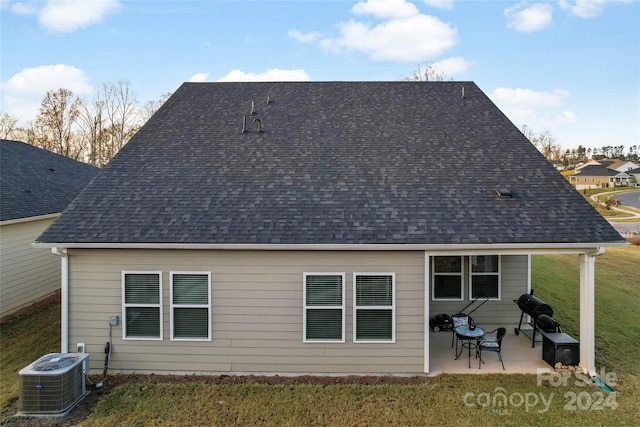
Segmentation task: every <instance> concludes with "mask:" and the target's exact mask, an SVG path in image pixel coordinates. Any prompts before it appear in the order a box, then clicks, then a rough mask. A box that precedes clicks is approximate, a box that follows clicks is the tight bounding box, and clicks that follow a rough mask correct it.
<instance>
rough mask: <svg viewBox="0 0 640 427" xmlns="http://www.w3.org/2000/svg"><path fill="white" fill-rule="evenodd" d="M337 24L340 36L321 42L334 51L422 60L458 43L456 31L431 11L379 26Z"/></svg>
mask: <svg viewBox="0 0 640 427" xmlns="http://www.w3.org/2000/svg"><path fill="white" fill-rule="evenodd" d="M338 28H339V30H340V37H338V38H327V39H323V40H322V41H321V42H320V44H321V46H323V47H324V48H325V49H327V50H329V51H331V52H334V53H344V52H349V51H357V52H362V53H364V54H367V55H369V56H370V57H371V59H373V60H375V61H398V62H421V61H425V60H427V59H431V58H435V57H437V56H439V55H441V54H442V53H443V52H444V51H446V50H447V49H449V48H451V47H453V46H454V45H455V44H456V43H457V31H456V30H455V29H454V28H451V27H450V26H449V25H448V24H445V23H444V22H442V21H440V20H439V19H438V18H435V17H433V16H429V15H416V16H412V17H410V18H406V19H394V20H390V21H386V22H384V23H382V24H379V25H376V26H371V25H370V24H368V23H366V24H365V23H362V22H356V21H353V20H351V21H349V22H343V23H340V24H338Z"/></svg>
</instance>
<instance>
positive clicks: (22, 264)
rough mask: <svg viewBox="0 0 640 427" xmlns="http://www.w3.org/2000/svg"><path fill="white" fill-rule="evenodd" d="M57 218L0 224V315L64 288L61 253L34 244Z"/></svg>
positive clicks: (9, 312)
mask: <svg viewBox="0 0 640 427" xmlns="http://www.w3.org/2000/svg"><path fill="white" fill-rule="evenodd" d="M52 222H53V218H47V219H37V220H33V221H22V222H10V223H5V224H2V225H0V246H1V247H0V316H6V315H8V314H11V313H13V312H15V311H17V310H19V309H20V308H22V307H25V306H27V305H29V304H31V303H33V302H35V301H37V300H39V299H42V298H43V297H45V296H47V295H49V294H51V293H52V292H55V291H56V290H58V289H60V269H61V266H60V257H57V256H55V255H53V254H52V253H51V250H50V249H35V248H33V247H32V246H31V243H33V242H34V241H35V240H36V238H37V237H38V236H39V235H40V234H41V233H42V232H43V231H44V230H45V229H46V228H47V227H48V226H49V224H51V223H52Z"/></svg>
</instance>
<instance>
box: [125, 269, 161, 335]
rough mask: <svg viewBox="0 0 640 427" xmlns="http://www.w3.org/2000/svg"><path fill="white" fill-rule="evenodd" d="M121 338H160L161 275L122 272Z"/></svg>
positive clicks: (155, 273)
mask: <svg viewBox="0 0 640 427" xmlns="http://www.w3.org/2000/svg"><path fill="white" fill-rule="evenodd" d="M122 295H123V303H122V312H123V315H122V319H123V321H122V328H123V335H124V338H125V339H149V340H162V274H161V273H160V272H122Z"/></svg>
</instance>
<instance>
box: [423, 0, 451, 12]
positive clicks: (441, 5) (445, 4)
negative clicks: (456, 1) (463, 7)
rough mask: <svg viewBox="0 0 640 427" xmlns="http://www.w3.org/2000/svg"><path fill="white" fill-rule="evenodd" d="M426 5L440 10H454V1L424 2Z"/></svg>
mask: <svg viewBox="0 0 640 427" xmlns="http://www.w3.org/2000/svg"><path fill="white" fill-rule="evenodd" d="M423 1H424V2H425V3H426V4H428V5H429V6H432V7H436V8H438V9H447V10H451V9H453V0H423Z"/></svg>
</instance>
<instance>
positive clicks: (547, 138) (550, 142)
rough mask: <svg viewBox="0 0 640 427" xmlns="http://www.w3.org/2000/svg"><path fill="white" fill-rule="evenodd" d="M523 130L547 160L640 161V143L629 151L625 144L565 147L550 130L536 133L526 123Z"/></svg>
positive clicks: (571, 163)
mask: <svg viewBox="0 0 640 427" xmlns="http://www.w3.org/2000/svg"><path fill="white" fill-rule="evenodd" d="M521 132H522V133H523V135H524V136H526V137H527V139H528V140H529V141H530V142H531V143H532V144H533V145H534V146H535V147H536V148H537V149H538V151H540V152H541V153H542V155H543V156H544V157H545V158H546V159H547V160H549V161H550V162H552V163H554V164H562V165H564V166H565V167H570V166H574V165H576V164H578V163H579V162H587V161H589V160H591V159H593V160H600V159H619V160H628V161H631V162H635V163H639V162H640V145H632V146H630V147H629V149H628V150H627V152H625V146H624V145H604V146H602V147H594V148H585V147H584V146H582V145H579V146H578V148H573V149H564V148H562V146H561V145H560V144H558V143H557V141H556V138H555V137H554V136H553V135H552V134H551V132H549V131H548V130H545V131H544V132H542V133H536V132H534V131H533V130H531V128H529V127H528V126H527V125H524V126H522V129H521Z"/></svg>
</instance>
